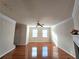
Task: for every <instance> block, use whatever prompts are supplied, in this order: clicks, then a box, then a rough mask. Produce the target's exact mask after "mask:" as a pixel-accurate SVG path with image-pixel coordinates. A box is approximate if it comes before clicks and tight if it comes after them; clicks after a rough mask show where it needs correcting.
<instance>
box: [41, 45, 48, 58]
mask: <svg viewBox="0 0 79 59" xmlns="http://www.w3.org/2000/svg"><path fill="white" fill-rule="evenodd" d="M42 56H43V57H47V56H48V47H47V46H44V47H42Z"/></svg>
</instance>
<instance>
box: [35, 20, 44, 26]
mask: <svg viewBox="0 0 79 59" xmlns="http://www.w3.org/2000/svg"><path fill="white" fill-rule="evenodd" d="M43 25H44V24H41V23H40V22H39V21H37V25H36V27H38V26H40V27H43Z"/></svg>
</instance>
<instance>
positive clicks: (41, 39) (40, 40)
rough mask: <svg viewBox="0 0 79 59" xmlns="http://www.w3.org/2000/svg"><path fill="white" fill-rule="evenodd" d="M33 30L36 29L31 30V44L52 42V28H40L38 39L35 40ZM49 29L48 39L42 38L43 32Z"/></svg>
mask: <svg viewBox="0 0 79 59" xmlns="http://www.w3.org/2000/svg"><path fill="white" fill-rule="evenodd" d="M32 29H35V27H30V28H29V42H51V37H50V36H51V35H50V28H38V29H37V30H38V37H36V38H33V37H32ZM43 29H47V30H48V37H47V38H43V37H42V30H43Z"/></svg>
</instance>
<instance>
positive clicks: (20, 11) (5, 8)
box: [0, 0, 74, 25]
mask: <svg viewBox="0 0 79 59" xmlns="http://www.w3.org/2000/svg"><path fill="white" fill-rule="evenodd" d="M73 6H74V0H0V12H1V13H3V14H5V15H7V16H9V17H11V18H13V19H14V20H16V21H17V22H19V23H23V24H30V25H33V24H36V21H37V20H40V23H44V24H45V25H53V24H56V23H58V22H60V21H63V20H66V19H68V18H70V17H71V16H72V11H73Z"/></svg>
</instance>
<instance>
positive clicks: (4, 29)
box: [0, 13, 16, 57]
mask: <svg viewBox="0 0 79 59" xmlns="http://www.w3.org/2000/svg"><path fill="white" fill-rule="evenodd" d="M15 23H16V22H15V21H14V20H12V19H10V18H9V17H7V16H4V15H3V14H1V13H0V57H2V56H4V55H5V54H7V53H8V52H10V51H11V50H13V49H14V48H15V46H14V32H15Z"/></svg>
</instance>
